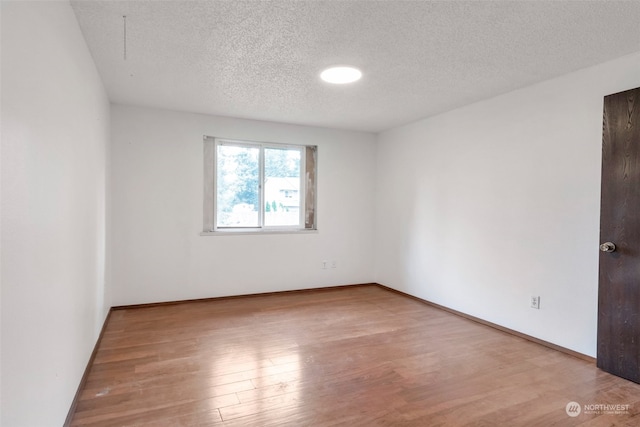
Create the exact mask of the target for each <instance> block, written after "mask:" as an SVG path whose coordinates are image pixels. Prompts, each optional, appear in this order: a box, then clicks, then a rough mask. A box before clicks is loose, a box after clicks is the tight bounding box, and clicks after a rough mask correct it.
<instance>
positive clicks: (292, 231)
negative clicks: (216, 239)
mask: <svg viewBox="0 0 640 427" xmlns="http://www.w3.org/2000/svg"><path fill="white" fill-rule="evenodd" d="M258 234H318V230H300V229H282V230H274V229H268V230H259V229H248V230H243V229H228V230H216V231H202V232H200V235H201V236H247V235H258Z"/></svg>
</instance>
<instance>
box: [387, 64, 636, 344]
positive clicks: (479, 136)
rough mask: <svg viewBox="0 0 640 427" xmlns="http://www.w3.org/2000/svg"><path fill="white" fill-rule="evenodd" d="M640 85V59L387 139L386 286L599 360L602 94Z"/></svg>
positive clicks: (425, 123) (541, 86) (426, 121)
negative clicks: (536, 299)
mask: <svg viewBox="0 0 640 427" xmlns="http://www.w3.org/2000/svg"><path fill="white" fill-rule="evenodd" d="M637 86H640V54H636V55H632V56H627V57H624V58H621V59H618V60H615V61H611V62H608V63H605V64H602V65H599V66H596V67H593V68H589V69H585V70H581V71H579V72H575V73H572V74H569V75H566V76H563V77H560V78H557V79H554V80H550V81H547V82H544V83H541V84H537V85H535V86H531V87H528V88H525V89H522V90H518V91H514V92H511V93H508V94H505V95H502V96H499V97H496V98H493V99H490V100H487V101H484V102H479V103H476V104H473V105H469V106H467V107H464V108H460V109H458V110H454V111H451V112H448V113H445V114H442V115H439V116H436V117H433V118H428V119H424V120H421V121H418V122H416V123H412V124H409V125H406V126H403V127H399V128H396V129H392V130H389V131H387V132H384V133H382V134H381V135H379V139H378V168H377V174H378V181H377V193H376V197H377V200H378V203H377V206H378V210H377V217H376V262H375V265H376V268H377V270H376V280H377V281H378V282H379V283H382V284H385V285H388V286H390V287H393V288H396V289H399V290H401V291H404V292H407V293H410V294H412V295H415V296H418V297H420V298H423V299H426V300H430V301H433V302H435V303H438V304H441V305H444V306H447V307H450V308H453V309H456V310H460V311H462V312H465V313H468V314H471V315H474V316H477V317H479V318H482V319H485V320H488V321H491V322H494V323H497V324H499V325H503V326H506V327H508V328H512V329H515V330H517V331H520V332H523V333H526V334H529V335H532V336H535V337H538V338H541V339H543V340H546V341H549V342H552V343H556V344H559V345H561V346H564V347H567V348H570V349H572V350H575V351H578V352H580V353H584V354H587V355H590V356H595V352H596V321H597V286H598V244H599V242H598V238H599V209H600V206H599V203H600V150H601V141H602V98H603V96H605V95H608V94H611V93H615V92H619V91H622V90H626V89H630V88H633V87H637ZM532 295H539V296H541V309H540V310H534V309H531V308H530V307H529V301H530V299H529V298H530V296H532Z"/></svg>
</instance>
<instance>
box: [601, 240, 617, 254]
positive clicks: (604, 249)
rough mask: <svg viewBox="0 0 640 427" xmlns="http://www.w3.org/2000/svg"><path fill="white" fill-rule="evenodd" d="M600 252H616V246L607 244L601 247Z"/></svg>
mask: <svg viewBox="0 0 640 427" xmlns="http://www.w3.org/2000/svg"><path fill="white" fill-rule="evenodd" d="M600 250H601V251H602V252H613V251H615V250H616V245H614V244H613V243H611V242H605V243H603V244H601V245H600Z"/></svg>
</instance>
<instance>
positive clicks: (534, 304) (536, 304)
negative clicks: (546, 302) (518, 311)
mask: <svg viewBox="0 0 640 427" xmlns="http://www.w3.org/2000/svg"><path fill="white" fill-rule="evenodd" d="M531 308H535V309H537V310H540V297H531Z"/></svg>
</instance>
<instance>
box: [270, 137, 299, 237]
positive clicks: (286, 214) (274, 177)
mask: <svg viewBox="0 0 640 427" xmlns="http://www.w3.org/2000/svg"><path fill="white" fill-rule="evenodd" d="M264 200H265V207H264V225H265V226H268V227H269V226H278V225H298V226H299V225H300V200H301V199H300V150H299V149H287V148H284V149H281V148H265V150H264Z"/></svg>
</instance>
